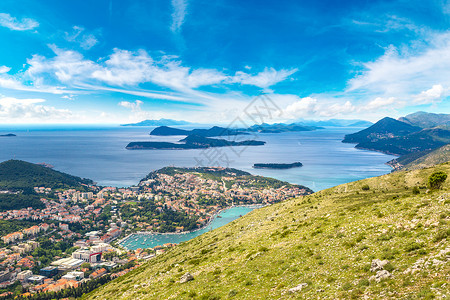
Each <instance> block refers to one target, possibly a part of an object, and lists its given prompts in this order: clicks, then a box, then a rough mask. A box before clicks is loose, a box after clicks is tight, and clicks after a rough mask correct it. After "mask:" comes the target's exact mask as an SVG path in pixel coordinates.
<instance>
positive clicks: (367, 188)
mask: <svg viewBox="0 0 450 300" xmlns="http://www.w3.org/2000/svg"><path fill="white" fill-rule="evenodd" d="M361 189H362V190H363V191H368V190H370V186H369V185H368V184H365V185H363V186H362V187H361Z"/></svg>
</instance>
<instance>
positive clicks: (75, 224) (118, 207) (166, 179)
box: [0, 167, 311, 297]
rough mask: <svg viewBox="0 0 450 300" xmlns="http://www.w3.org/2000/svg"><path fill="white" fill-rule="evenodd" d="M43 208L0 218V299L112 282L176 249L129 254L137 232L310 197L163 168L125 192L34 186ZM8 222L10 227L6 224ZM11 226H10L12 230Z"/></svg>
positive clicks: (234, 175)
mask: <svg viewBox="0 0 450 300" xmlns="http://www.w3.org/2000/svg"><path fill="white" fill-rule="evenodd" d="M34 192H35V193H36V194H37V195H39V197H40V200H41V202H42V203H43V205H44V207H43V208H32V207H27V208H22V209H19V210H6V211H3V212H0V222H6V223H0V224H3V225H2V232H5V230H6V229H5V227H6V226H8V230H7V231H11V229H13V228H17V229H16V230H15V231H13V232H8V233H7V234H4V235H3V236H2V237H1V242H0V244H1V246H2V248H1V249H0V270H1V271H0V292H1V293H0V297H4V296H11V295H22V296H23V297H28V296H33V295H38V294H39V293H48V292H53V293H57V292H60V291H62V290H64V289H69V288H72V289H71V290H76V289H77V288H79V287H82V286H86V285H87V284H88V283H89V282H90V281H96V280H100V278H103V279H102V280H103V281H105V279H104V278H107V280H111V279H114V278H115V277H118V276H122V275H124V274H126V273H127V272H129V271H130V270H133V269H134V268H136V267H137V266H139V265H140V264H141V263H142V262H144V261H145V260H148V259H151V258H153V257H155V256H156V255H160V254H162V253H164V252H165V251H166V250H167V248H170V247H173V246H175V245H174V244H165V245H158V246H156V247H154V248H148V249H137V250H128V249H126V248H124V247H123V246H121V244H120V242H118V241H120V240H123V239H124V238H126V237H127V236H130V235H131V234H133V233H135V232H142V231H146V232H150V233H152V232H153V233H156V232H158V233H165V232H185V231H190V230H195V229H198V228H201V227H202V226H204V225H205V224H207V223H208V222H210V221H211V220H212V219H213V218H214V216H215V215H216V214H217V213H218V212H219V211H220V210H221V209H224V208H227V207H230V206H234V205H254V204H262V205H269V204H272V203H276V202H280V201H283V200H285V199H289V198H292V197H298V196H302V195H306V194H309V193H311V191H310V190H309V189H307V188H305V187H302V186H297V185H291V184H288V183H285V182H281V181H278V180H274V179H270V178H265V177H260V176H253V175H250V174H248V173H246V172H242V171H238V170H233V169H224V168H190V169H183V168H173V167H171V168H164V169H161V170H158V171H156V172H152V173H150V174H149V175H148V176H147V177H146V178H144V179H143V180H142V181H141V182H140V183H139V184H138V185H136V186H132V187H128V188H116V187H99V186H97V185H95V184H91V185H87V184H84V185H83V189H79V190H78V189H74V188H68V189H52V188H50V187H46V186H39V187H34ZM6 224H9V225H6ZM11 224H13V226H11Z"/></svg>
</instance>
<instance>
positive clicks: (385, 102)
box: [363, 97, 396, 110]
mask: <svg viewBox="0 0 450 300" xmlns="http://www.w3.org/2000/svg"><path fill="white" fill-rule="evenodd" d="M395 100H396V98H395V97H390V98H382V97H377V98H375V99H373V100H372V101H370V102H369V103H368V104H367V105H365V106H364V107H363V109H365V110H373V109H378V108H387V107H388V106H389V105H392V104H394V103H395Z"/></svg>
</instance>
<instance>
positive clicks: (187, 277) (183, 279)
mask: <svg viewBox="0 0 450 300" xmlns="http://www.w3.org/2000/svg"><path fill="white" fill-rule="evenodd" d="M191 280H194V276H192V275H191V273H189V272H186V274H184V275H183V276H181V278H180V283H185V282H188V281H191Z"/></svg>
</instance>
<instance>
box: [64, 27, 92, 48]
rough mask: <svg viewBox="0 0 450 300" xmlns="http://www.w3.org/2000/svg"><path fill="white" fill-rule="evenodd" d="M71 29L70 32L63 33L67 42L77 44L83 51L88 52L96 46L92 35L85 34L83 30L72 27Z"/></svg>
mask: <svg viewBox="0 0 450 300" xmlns="http://www.w3.org/2000/svg"><path fill="white" fill-rule="evenodd" d="M72 29H73V30H72V32H70V33H69V32H66V33H65V38H66V40H67V41H69V42H73V43H78V44H79V45H80V47H81V48H83V49H84V50H89V49H91V48H92V47H94V46H95V45H97V44H98V40H97V37H96V36H95V35H94V34H92V33H85V32H86V30H85V28H83V27H80V26H73V27H72Z"/></svg>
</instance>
